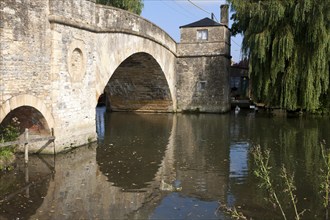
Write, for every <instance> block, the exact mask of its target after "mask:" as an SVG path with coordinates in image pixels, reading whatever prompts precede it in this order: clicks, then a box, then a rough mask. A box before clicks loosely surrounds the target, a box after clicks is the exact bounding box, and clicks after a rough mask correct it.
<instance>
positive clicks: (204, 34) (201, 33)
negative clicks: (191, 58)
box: [197, 30, 208, 40]
mask: <svg viewBox="0 0 330 220" xmlns="http://www.w3.org/2000/svg"><path fill="white" fill-rule="evenodd" d="M207 39H208V31H207V30H198V31H197V40H207Z"/></svg>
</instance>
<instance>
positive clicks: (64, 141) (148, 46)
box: [0, 0, 230, 153]
mask: <svg viewBox="0 0 330 220" xmlns="http://www.w3.org/2000/svg"><path fill="white" fill-rule="evenodd" d="M217 30H218V31H219V32H218V33H221V34H219V39H217V40H214V41H213V42H207V44H205V45H209V46H207V47H205V46H203V47H201V43H200V42H198V43H197V44H196V45H197V47H196V48H197V49H194V52H193V53H192V52H189V51H191V50H189V47H191V46H190V45H191V42H188V41H187V42H186V43H181V44H177V43H176V42H175V41H174V40H173V39H172V38H171V37H170V36H169V35H168V34H167V33H166V32H164V31H163V30H162V29H160V28H159V27H157V26H156V25H154V24H153V23H151V22H149V21H147V20H145V19H144V18H142V17H140V16H138V15H135V14H132V13H129V12H127V11H124V10H120V9H117V8H113V7H108V6H102V5H98V4H95V0H49V1H44V0H26V1H21V0H3V1H1V2H0V39H1V40H0V43H1V45H0V77H1V78H0V105H1V106H0V122H1V124H2V125H3V126H6V125H7V124H9V123H11V121H12V118H15V117H16V118H17V119H18V121H19V122H20V127H21V130H23V129H24V128H29V129H30V131H31V132H32V134H35V135H48V134H50V130H51V129H52V128H53V129H54V134H55V136H56V140H55V144H54V145H53V146H48V145H49V143H43V144H42V150H43V152H44V153H48V152H51V153H53V152H54V149H53V147H55V146H56V152H59V151H63V150H65V149H67V148H70V147H74V146H79V145H82V144H86V143H88V142H90V141H93V140H95V139H96V128H95V111H96V105H97V103H98V100H99V98H100V96H101V95H102V94H103V93H104V94H106V96H105V97H106V103H107V105H108V109H110V110H113V111H152V112H182V111H200V112H225V111H227V110H228V109H229V91H228V90H229V86H228V67H229V65H230V53H229V49H230V45H229V42H230V36H229V30H228V27H227V26H226V25H225V24H224V25H220V24H219V28H218V29H217ZM210 33H211V32H210ZM194 37H195V34H194ZM210 39H211V37H210ZM183 41H184V40H183ZM215 45H217V46H215ZM187 48H188V49H187ZM203 48H204V49H203ZM210 48H212V50H210ZM196 51H197V52H196ZM198 51H202V52H198ZM196 59H197V60H199V61H201V63H202V64H201V66H203V68H202V69H201V68H200V67H197V68H199V69H192V70H191V67H190V64H189V63H190V62H191V63H195V61H196ZM193 68H195V67H193ZM210 70H211V73H214V72H216V74H217V75H216V79H215V80H214V76H212V77H213V79H210V78H208V76H207V75H208V74H207V73H206V72H207V71H210ZM211 75H212V74H211ZM213 81H214V82H217V84H214V85H212V83H213ZM206 85H207V86H208V87H210V88H212V89H209V90H207V89H206V90H205V86H206ZM214 88H216V90H215V89H214ZM204 90H205V91H204ZM210 91H211V92H210ZM205 97H207V98H205ZM205 100H206V101H205ZM39 148H40V143H39ZM39 148H36V149H35V150H36V151H38V152H40V149H39Z"/></svg>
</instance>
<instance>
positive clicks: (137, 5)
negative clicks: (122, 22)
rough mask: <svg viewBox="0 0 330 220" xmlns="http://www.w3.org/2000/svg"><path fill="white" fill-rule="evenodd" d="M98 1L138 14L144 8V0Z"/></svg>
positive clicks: (98, 0)
mask: <svg viewBox="0 0 330 220" xmlns="http://www.w3.org/2000/svg"><path fill="white" fill-rule="evenodd" d="M96 3H98V4H102V5H110V6H113V7H117V8H121V9H124V10H127V11H130V12H133V13H135V14H138V15H140V14H141V12H142V9H143V0H96Z"/></svg>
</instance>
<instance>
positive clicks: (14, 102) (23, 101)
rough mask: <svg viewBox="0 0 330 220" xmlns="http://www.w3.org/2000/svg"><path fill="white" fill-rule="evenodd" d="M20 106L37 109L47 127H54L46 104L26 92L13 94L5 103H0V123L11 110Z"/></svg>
mask: <svg viewBox="0 0 330 220" xmlns="http://www.w3.org/2000/svg"><path fill="white" fill-rule="evenodd" d="M22 106H30V107H33V108H35V109H37V110H38V111H39V112H40V113H41V114H42V115H43V117H44V118H45V120H46V122H47V124H48V127H49V128H53V127H54V124H55V123H54V118H53V116H52V114H51V112H50V111H49V110H48V108H47V106H46V105H45V104H44V103H43V102H42V100H40V99H38V98H37V97H35V96H32V95H28V94H24V95H18V96H14V97H12V98H11V99H9V100H7V101H6V102H5V103H3V105H1V107H0V123H1V122H2V121H3V120H4V118H5V117H6V116H7V115H8V114H9V113H10V112H11V111H13V110H14V109H16V108H19V107H22Z"/></svg>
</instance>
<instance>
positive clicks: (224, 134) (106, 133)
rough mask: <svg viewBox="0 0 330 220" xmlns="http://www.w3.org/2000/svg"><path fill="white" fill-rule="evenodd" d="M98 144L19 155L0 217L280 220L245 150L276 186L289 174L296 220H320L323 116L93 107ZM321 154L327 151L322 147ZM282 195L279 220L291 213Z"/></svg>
mask: <svg viewBox="0 0 330 220" xmlns="http://www.w3.org/2000/svg"><path fill="white" fill-rule="evenodd" d="M96 130H97V133H98V136H99V140H98V143H93V144H90V145H88V146H83V147H80V148H77V149H75V150H72V151H70V152H68V153H65V154H59V155H56V156H50V155H48V156H44V155H31V156H30V162H29V165H28V167H25V166H24V162H23V161H24V159H23V158H22V157H21V156H19V157H18V159H17V166H15V167H14V169H13V170H12V171H11V172H7V173H2V174H0V219H231V217H230V215H228V214H227V213H226V210H227V209H226V208H224V206H226V207H228V208H229V207H236V209H237V210H238V211H240V212H242V213H244V215H245V216H247V217H249V218H252V219H282V216H281V213H280V212H279V210H278V209H276V207H275V206H274V205H272V204H271V203H270V202H267V201H266V200H265V198H267V194H266V192H265V191H264V190H262V189H260V187H259V183H260V181H259V180H258V179H257V178H256V177H255V175H254V174H253V170H254V169H255V166H256V165H255V163H254V161H253V157H252V154H251V149H252V148H253V147H254V146H256V145H260V146H261V148H263V149H264V148H268V149H270V152H271V153H270V165H271V167H272V169H271V174H272V178H273V180H274V184H275V185H276V186H277V187H279V188H281V187H280V186H281V183H280V181H279V180H280V174H279V170H280V168H281V166H282V165H284V166H285V167H286V169H287V170H288V172H289V173H294V182H295V185H296V187H297V191H296V192H295V193H296V195H297V200H298V203H297V206H298V210H299V211H303V210H305V212H304V214H303V217H302V219H325V215H326V210H325V209H324V208H323V206H322V201H323V200H322V196H323V195H322V194H321V193H320V184H321V182H320V175H321V161H322V157H321V150H320V142H321V141H325V142H326V143H330V135H329V134H330V132H329V131H330V125H329V119H328V118H303V117H292V118H288V117H271V116H269V115H266V114H261V113H254V112H251V111H246V112H244V111H241V112H240V113H239V114H237V115H235V114H234V113H228V114H223V115H219V114H137V113H111V114H110V113H106V112H105V109H104V108H97V128H96ZM328 146H329V145H328ZM285 194H286V195H287V194H288V193H287V192H284V193H283V190H282V189H278V195H279V197H280V199H281V201H282V204H283V207H284V210H285V212H286V213H287V216H288V219H294V211H293V208H292V206H291V205H290V203H289V200H288V199H286V198H285Z"/></svg>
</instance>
